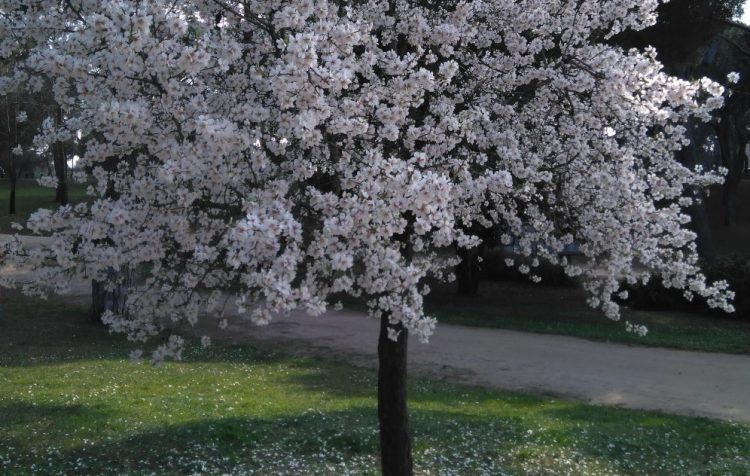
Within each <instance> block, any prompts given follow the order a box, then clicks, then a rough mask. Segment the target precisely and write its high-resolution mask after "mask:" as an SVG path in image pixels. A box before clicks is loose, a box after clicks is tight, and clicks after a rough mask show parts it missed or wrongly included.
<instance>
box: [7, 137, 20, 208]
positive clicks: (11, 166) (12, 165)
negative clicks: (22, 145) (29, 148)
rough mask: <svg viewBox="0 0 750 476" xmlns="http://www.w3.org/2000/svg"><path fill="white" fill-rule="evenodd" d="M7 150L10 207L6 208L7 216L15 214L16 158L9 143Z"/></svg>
mask: <svg viewBox="0 0 750 476" xmlns="http://www.w3.org/2000/svg"><path fill="white" fill-rule="evenodd" d="M7 149H8V178H9V179H10V207H9V208H8V214H10V215H15V214H16V179H17V177H16V175H18V174H17V173H16V156H15V155H14V154H13V151H11V149H10V142H9V143H8V146H7Z"/></svg>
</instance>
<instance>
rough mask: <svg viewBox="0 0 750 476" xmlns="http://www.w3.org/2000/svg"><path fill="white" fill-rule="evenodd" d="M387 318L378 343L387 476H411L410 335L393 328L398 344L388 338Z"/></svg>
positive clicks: (382, 444)
mask: <svg viewBox="0 0 750 476" xmlns="http://www.w3.org/2000/svg"><path fill="white" fill-rule="evenodd" d="M388 327H389V324H388V316H387V315H384V316H383V317H381V318H380V337H379V339H378V360H379V367H378V422H379V423H380V458H381V464H382V470H383V475H384V476H412V474H413V471H412V460H411V433H410V432H409V413H408V411H407V408H406V348H407V346H406V344H407V339H408V333H407V331H406V329H404V328H403V326H401V324H398V325H396V326H390V327H392V328H393V329H394V330H395V331H396V332H399V334H398V340H397V341H395V342H394V341H392V340H391V339H389V338H388Z"/></svg>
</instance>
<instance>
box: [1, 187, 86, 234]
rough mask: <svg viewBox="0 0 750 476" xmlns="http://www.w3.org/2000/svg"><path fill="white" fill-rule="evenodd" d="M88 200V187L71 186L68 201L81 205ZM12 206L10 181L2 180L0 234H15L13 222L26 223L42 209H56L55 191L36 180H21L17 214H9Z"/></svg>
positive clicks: (17, 189) (17, 188) (18, 188)
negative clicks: (30, 216) (40, 184)
mask: <svg viewBox="0 0 750 476" xmlns="http://www.w3.org/2000/svg"><path fill="white" fill-rule="evenodd" d="M85 198H86V186H85V185H80V184H69V189H68V199H69V200H70V202H71V203H73V204H75V203H79V202H81V201H83V200H84V199H85ZM9 206H10V181H9V180H8V179H7V178H6V179H2V180H0V233H15V230H13V229H12V228H11V226H10V224H11V223H12V222H17V223H21V224H23V223H25V222H26V220H28V218H29V215H31V214H32V213H34V212H35V211H37V210H38V209H40V208H55V207H56V206H57V205H56V203H55V190H54V189H52V188H45V187H41V186H39V185H38V184H37V183H36V181H35V180H27V179H24V180H19V181H18V185H17V187H16V214H15V215H10V214H8V207H9Z"/></svg>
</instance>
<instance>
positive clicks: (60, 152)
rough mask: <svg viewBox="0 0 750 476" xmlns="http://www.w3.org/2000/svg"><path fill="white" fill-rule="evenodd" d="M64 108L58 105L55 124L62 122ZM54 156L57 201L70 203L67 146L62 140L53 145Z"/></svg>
mask: <svg viewBox="0 0 750 476" xmlns="http://www.w3.org/2000/svg"><path fill="white" fill-rule="evenodd" d="M62 119H63V117H62V108H61V107H60V106H58V107H57V111H56V112H55V125H56V126H58V127H59V126H60V125H61V124H62ZM52 157H53V160H54V162H55V176H56V177H57V189H56V190H55V201H56V202H57V203H59V204H60V205H67V204H68V183H67V180H66V174H65V168H66V163H65V146H64V145H63V143H62V141H57V142H55V143H54V144H53V145H52Z"/></svg>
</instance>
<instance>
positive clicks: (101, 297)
mask: <svg viewBox="0 0 750 476" xmlns="http://www.w3.org/2000/svg"><path fill="white" fill-rule="evenodd" d="M116 278H117V276H116V273H115V272H114V271H110V279H116ZM123 278H124V279H123V281H122V282H121V283H120V284H118V285H117V286H116V287H115V288H114V289H113V290H111V291H107V289H106V287H105V285H104V283H103V282H101V281H97V280H95V279H93V280H91V320H93V321H95V322H101V318H102V314H103V313H104V311H112V312H115V313H122V312H125V310H126V309H125V305H126V299H127V296H128V288H129V287H130V285H131V284H132V280H133V276H132V273H128V272H126V274H125V275H124V276H123Z"/></svg>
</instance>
